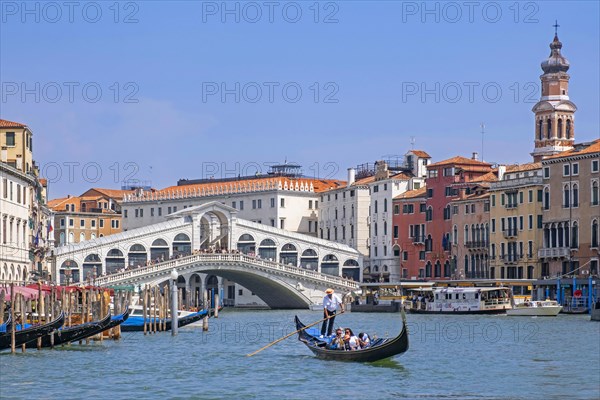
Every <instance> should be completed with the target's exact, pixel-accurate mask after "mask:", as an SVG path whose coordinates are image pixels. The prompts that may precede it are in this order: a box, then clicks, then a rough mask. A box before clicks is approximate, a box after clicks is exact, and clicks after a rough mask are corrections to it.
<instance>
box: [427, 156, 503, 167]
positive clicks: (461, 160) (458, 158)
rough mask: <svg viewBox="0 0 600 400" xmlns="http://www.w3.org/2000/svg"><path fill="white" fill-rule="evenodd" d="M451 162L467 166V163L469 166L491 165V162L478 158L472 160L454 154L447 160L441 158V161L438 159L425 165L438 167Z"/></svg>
mask: <svg viewBox="0 0 600 400" xmlns="http://www.w3.org/2000/svg"><path fill="white" fill-rule="evenodd" d="M451 164H456V165H460V166H467V165H471V166H480V167H486V166H488V167H489V166H491V164H489V163H486V162H483V161H479V160H473V159H472V158H466V157H463V156H455V157H452V158H449V159H447V160H443V161H438V162H436V163H433V164H429V165H428V166H427V168H429V167H439V166H442V165H451Z"/></svg>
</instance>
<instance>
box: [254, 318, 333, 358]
mask: <svg viewBox="0 0 600 400" xmlns="http://www.w3.org/2000/svg"><path fill="white" fill-rule="evenodd" d="M334 316H335V314H333V315H330V316H329V317H327V318H323V319H322V320H319V321H316V322H313V323H312V324H309V325H306V326H305V327H303V328H301V329H298V330H296V331H294V332H292V333H288V334H287V335H285V336H284V337H282V338H279V339H277V340H275V341H273V342H271V343H269V344H268V345H266V346H264V347H261V348H260V349H258V350H256V351H255V352H252V353H250V354H246V356H247V357H252V356H253V355H255V354H258V353H260V352H261V351H263V350H264V349H266V348H269V347H271V346H273V345H274V344H275V343H279V342H281V341H282V340H284V339H287V338H289V337H290V336H292V335H295V334H296V333H298V332H301V331H303V330H305V329H307V328H310V327H311V326H314V325H317V324H318V323H320V322H323V321H325V320H328V319H329V318H332V317H334Z"/></svg>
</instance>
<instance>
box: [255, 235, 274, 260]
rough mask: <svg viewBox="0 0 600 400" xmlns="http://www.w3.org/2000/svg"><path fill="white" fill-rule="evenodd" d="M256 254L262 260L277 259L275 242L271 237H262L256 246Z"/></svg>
mask: <svg viewBox="0 0 600 400" xmlns="http://www.w3.org/2000/svg"><path fill="white" fill-rule="evenodd" d="M258 255H259V256H260V258H262V259H264V260H277V243H275V241H274V240H273V239H264V240H263V241H262V242H260V246H259V247H258Z"/></svg>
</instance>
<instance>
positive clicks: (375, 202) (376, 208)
mask: <svg viewBox="0 0 600 400" xmlns="http://www.w3.org/2000/svg"><path fill="white" fill-rule="evenodd" d="M375 214H377V200H375Z"/></svg>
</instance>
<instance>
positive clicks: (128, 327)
mask: <svg viewBox="0 0 600 400" xmlns="http://www.w3.org/2000/svg"><path fill="white" fill-rule="evenodd" d="M207 314H208V311H207V310H200V311H198V312H195V313H192V314H189V315H186V316H185V317H180V318H178V319H177V326H178V327H179V328H182V327H184V326H186V325H189V324H193V323H194V322H197V321H200V320H201V319H202V318H204V317H205V316H206V315H207ZM152 321H153V320H152V318H146V323H147V324H148V325H149V324H150V323H151V322H152ZM162 321H163V320H161V319H158V318H157V319H156V323H157V324H158V323H161V322H162ZM165 322H166V330H167V331H169V330H171V324H172V322H171V318H168V319H167V320H166V321H165ZM143 331H144V317H130V318H129V319H127V321H125V322H124V323H123V324H121V332H143Z"/></svg>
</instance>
